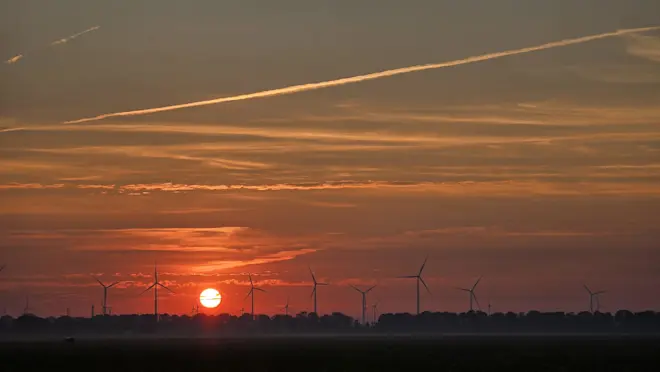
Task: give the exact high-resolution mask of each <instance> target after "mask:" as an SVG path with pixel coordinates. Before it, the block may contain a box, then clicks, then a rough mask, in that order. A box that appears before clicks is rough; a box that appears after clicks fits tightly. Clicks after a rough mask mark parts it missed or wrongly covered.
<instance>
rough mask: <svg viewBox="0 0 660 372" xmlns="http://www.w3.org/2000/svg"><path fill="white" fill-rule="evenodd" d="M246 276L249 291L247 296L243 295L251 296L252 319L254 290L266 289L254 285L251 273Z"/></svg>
mask: <svg viewBox="0 0 660 372" xmlns="http://www.w3.org/2000/svg"><path fill="white" fill-rule="evenodd" d="M248 278H250V291H249V292H248V294H247V296H245V298H248V297H250V296H252V319H254V291H261V292H266V291H264V290H263V289H261V288H257V287H255V286H254V283H253V282H252V274H248Z"/></svg>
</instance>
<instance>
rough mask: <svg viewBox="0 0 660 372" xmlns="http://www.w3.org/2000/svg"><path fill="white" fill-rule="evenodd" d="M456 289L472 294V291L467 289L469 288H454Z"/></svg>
mask: <svg viewBox="0 0 660 372" xmlns="http://www.w3.org/2000/svg"><path fill="white" fill-rule="evenodd" d="M454 288H456V289H458V290H459V291H465V292H471V291H470V290H469V289H467V288H461V287H454Z"/></svg>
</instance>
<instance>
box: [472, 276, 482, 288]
mask: <svg viewBox="0 0 660 372" xmlns="http://www.w3.org/2000/svg"><path fill="white" fill-rule="evenodd" d="M480 281H481V277H479V279H477V282H476V283H474V285H473V286H472V290H473V291H474V289H475V288H477V284H479V282H480Z"/></svg>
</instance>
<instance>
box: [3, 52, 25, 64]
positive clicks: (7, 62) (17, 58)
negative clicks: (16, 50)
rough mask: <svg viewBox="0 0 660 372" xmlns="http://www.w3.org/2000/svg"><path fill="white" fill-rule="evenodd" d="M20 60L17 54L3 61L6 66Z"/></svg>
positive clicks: (19, 55)
mask: <svg viewBox="0 0 660 372" xmlns="http://www.w3.org/2000/svg"><path fill="white" fill-rule="evenodd" d="M21 58H23V55H22V54H18V55H16V56H14V57H11V58H9V59H8V60H6V61H5V63H6V64H8V65H11V64H12V63H16V62H18V61H19V60H20V59H21Z"/></svg>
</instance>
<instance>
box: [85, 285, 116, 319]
mask: <svg viewBox="0 0 660 372" xmlns="http://www.w3.org/2000/svg"><path fill="white" fill-rule="evenodd" d="M92 278H94V279H95V280H96V281H97V282H99V284H100V285H101V287H103V315H108V289H110V288H112V287H114V286H116V285H117V284H119V283H120V282H119V281H117V282H114V283H112V284H110V285H105V284H103V282H102V281H100V280H99V279H98V278H97V277H92Z"/></svg>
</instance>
